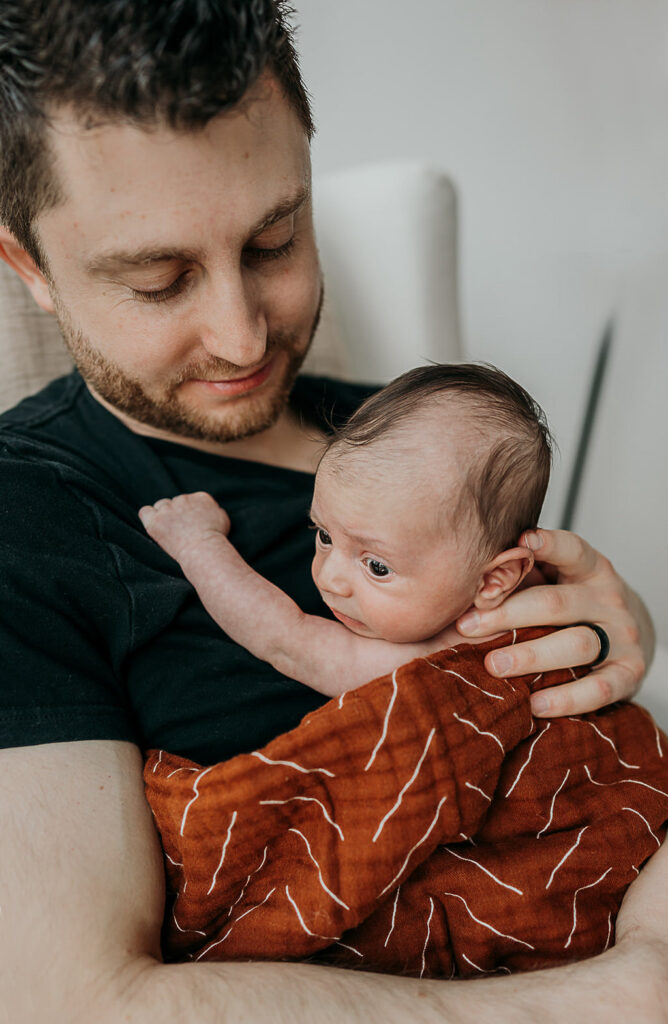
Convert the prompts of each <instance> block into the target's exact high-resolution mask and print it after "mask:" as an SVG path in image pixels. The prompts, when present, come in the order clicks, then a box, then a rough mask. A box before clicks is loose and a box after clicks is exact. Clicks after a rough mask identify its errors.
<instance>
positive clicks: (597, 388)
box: [561, 320, 614, 530]
mask: <svg viewBox="0 0 668 1024" xmlns="http://www.w3.org/2000/svg"><path fill="white" fill-rule="evenodd" d="M613 328H614V323H613V321H612V320H609V321H608V323H607V324H606V327H605V330H604V332H603V337H602V338H601V342H600V344H599V347H598V355H597V356H596V363H595V365H594V373H593V375H592V380H591V387H590V388H589V397H588V399H587V406H586V409H585V414H584V420H583V422H582V429H581V431H580V440H579V441H578V447H577V451H576V453H575V462H574V463H573V472H572V473H571V479H570V482H569V484H568V492H567V494H566V502H565V504H564V511H563V514H562V517H561V529H562V530H571V529H572V528H573V520H574V518H575V509H576V506H577V501H578V496H579V493H580V485H581V483H582V477H583V475H584V469H585V463H586V461H587V452H588V450H589V442H590V441H591V435H592V432H593V429H594V421H595V419H596V413H597V411H598V403H599V399H600V397H601V391H602V388H603V382H604V380H605V374H606V370H607V367H608V359H609V356H610V349H611V347H612V337H613V333H614V331H613Z"/></svg>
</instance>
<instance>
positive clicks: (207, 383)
mask: <svg viewBox="0 0 668 1024" xmlns="http://www.w3.org/2000/svg"><path fill="white" fill-rule="evenodd" d="M275 362H276V357H275V356H272V358H271V359H269V361H268V362H266V363H265V364H264V366H261V367H260V368H259V369H258V370H255V371H254V372H253V373H250V374H248V376H246V377H233V378H229V379H226V380H204V379H198V378H192V379H191V380H190V381H189V383H192V384H196V385H197V386H198V387H202V388H206V389H207V390H211V391H214V392H215V393H216V394H219V395H242V394H245V393H246V392H248V391H253V390H254V389H255V388H259V387H260V385H261V384H264V382H265V381H266V380H268V378H269V377H270V376H271V372H272V370H273V369H274V364H275Z"/></svg>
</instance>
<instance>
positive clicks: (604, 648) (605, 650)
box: [578, 622, 610, 668]
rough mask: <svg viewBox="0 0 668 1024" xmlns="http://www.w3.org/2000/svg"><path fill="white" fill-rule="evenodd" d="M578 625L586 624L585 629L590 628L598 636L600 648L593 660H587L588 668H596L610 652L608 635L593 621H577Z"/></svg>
mask: <svg viewBox="0 0 668 1024" xmlns="http://www.w3.org/2000/svg"><path fill="white" fill-rule="evenodd" d="M578 626H586V627H587V629H591V630H592V631H593V632H594V633H596V636H597V637H598V642H599V643H600V645H601V649H600V651H599V652H598V654H597V656H596V657H595V658H594V660H593V661H590V662H589V666H590V668H596V666H597V665H600V664H602V662H604V661H605V659H606V658H607V657H608V655H609V654H610V637H609V636H608V634H607V633H606V631H605V630H604V629H603V628H602V626H597V625H596V623H595V622H578Z"/></svg>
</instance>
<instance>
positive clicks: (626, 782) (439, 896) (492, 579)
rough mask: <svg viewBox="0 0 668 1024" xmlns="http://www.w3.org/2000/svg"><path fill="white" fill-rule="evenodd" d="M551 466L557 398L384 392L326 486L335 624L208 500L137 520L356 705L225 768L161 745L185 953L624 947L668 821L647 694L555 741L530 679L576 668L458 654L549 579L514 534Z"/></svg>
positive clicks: (434, 372) (418, 377)
mask: <svg viewBox="0 0 668 1024" xmlns="http://www.w3.org/2000/svg"><path fill="white" fill-rule="evenodd" d="M549 466H550V437H549V432H548V429H547V426H546V424H545V420H544V417H543V415H542V412H541V410H540V409H539V408H538V406H537V405H536V403H535V402H534V401H533V400H532V399H531V398H530V396H529V395H528V394H527V393H526V392H525V391H524V390H523V389H522V388H521V387H520V386H519V385H517V384H516V383H515V382H514V381H512V380H510V378H508V377H507V376H506V375H505V374H502V373H501V372H500V371H498V370H495V369H493V368H489V367H482V366H474V365H455V366H429V367H424V368H419V369H416V370H412V371H410V372H409V373H407V374H404V375H403V376H401V377H399V378H398V379H397V380H395V381H394V382H393V383H392V384H390V385H389V386H388V387H386V388H384V389H383V390H382V391H379V392H377V393H376V394H375V395H373V396H372V397H371V398H370V399H368V400H367V401H366V402H365V403H364V404H363V405H362V406H361V407H360V409H359V410H358V411H357V412H356V413H355V414H354V415H353V416H352V418H351V419H350V420H349V422H348V423H347V424H346V425H344V426H343V427H342V428H341V429H339V430H338V431H335V432H334V433H333V435H332V436H331V438H330V439H329V440H328V442H327V444H326V446H325V449H324V453H323V456H322V459H321V461H320V464H319V467H318V471H317V473H316V478H315V488H314V496H313V503H312V506H311V518H312V521H313V526H314V530H315V535H316V551H315V556H314V559H313V567H312V573H313V579H314V581H315V584H316V586H317V587H318V590H319V591H320V594H321V596H322V598H323V601H324V603H325V605H327V607H328V608H329V609H330V611H331V613H332V615H333V616H334V617H335V619H337V620H338V621H332V620H331V619H329V618H324V617H322V618H320V617H317V616H313V615H305V614H303V613H302V612H301V610H300V609H299V608H298V607H297V606H296V605H295V604H294V602H292V600H291V599H290V598H288V597H287V596H286V595H285V594H284V593H283V592H281V591H280V590H278V589H277V588H276V587H274V586H273V585H272V584H270V583H269V582H267V581H266V580H264V579H262V578H261V577H259V576H258V575H257V574H256V573H255V572H254V571H253V570H252V569H251V568H250V567H249V566H248V565H247V564H246V563H245V562H244V561H243V559H241V557H240V556H239V555H238V553H237V552H236V550H235V548H234V547H233V545H232V544H231V543H230V541H229V540H228V537H227V535H228V533H229V531H230V522H229V519H228V517H227V515H226V513H225V512H224V511H223V510H222V509H221V508H220V507H219V506H217V505H216V503H215V502H214V501H213V499H212V498H210V497H209V496H208V495H205V494H194V495H181V496H179V497H176V498H174V499H163V500H162V501H159V502H157V503H156V504H155V505H154V506H149V507H145V508H143V509H142V510H141V511H140V516H141V518H142V522H143V523H144V525H145V527H146V529H147V531H148V532H149V533H150V535H151V536H152V537H153V538H154V539H155V540H157V541H158V542H159V543H160V544H161V545H162V546H163V547H164V548H165V550H166V551H167V552H168V553H169V554H171V555H172V556H173V557H174V558H176V559H177V560H178V561H179V563H180V564H181V566H182V569H183V571H184V573H185V575H186V576H187V578H188V579H189V580H190V581H191V583H192V584H193V586H194V587H195V588H196V590H197V592H198V594H199V596H200V598H201V600H202V601H203V603H204V605H205V607H206V608H207V610H208V611H209V613H210V614H211V616H212V617H213V618H214V619H215V621H216V622H217V623H218V624H219V625H220V626H221V628H223V629H224V630H225V631H226V632H227V633H228V634H229V635H230V636H231V637H232V638H233V639H234V640H236V641H237V642H238V643H241V644H243V645H244V646H245V647H247V648H248V649H249V650H251V651H252V652H253V653H254V654H255V655H256V656H257V657H259V658H262V659H264V660H266V661H269V662H271V664H272V665H274V667H275V668H276V669H278V671H280V672H281V673H283V674H284V675H286V676H288V677H291V678H293V679H296V680H299V681H300V682H302V683H304V684H306V685H309V686H312V687H314V688H315V689H317V690H319V691H320V692H321V693H324V694H326V695H327V696H330V697H338V698H339V699H338V701H332V702H330V703H329V704H327V705H325V707H324V708H321V709H320V710H319V711H317V712H315V713H313V714H312V715H310V716H308V718H307V719H305V720H304V722H302V724H301V725H300V726H299V727H298V728H297V729H295V730H293V731H292V732H291V733H288V734H286V735H285V736H282V737H278V738H277V739H276V740H275V741H273V742H272V743H271V744H269V745H268V746H267V747H266V748H264V749H263V751H254V752H253V753H252V754H248V755H240V756H239V757H237V758H234V759H233V760H232V761H230V762H226V763H224V764H221V765H216V766H210V767H209V768H206V769H201V768H200V766H197V765H194V764H193V763H192V762H187V761H185V760H184V759H182V758H176V757H173V756H172V755H168V754H165V753H164V752H162V751H160V752H149V755H148V760H147V764H146V769H145V779H146V783H147V795H148V798H149V802H150V803H151V806H152V808H153V811H154V814H155V817H156V821H157V824H158V827H159V829H160V831H161V836H162V841H163V845H164V849H165V852H166V855H167V862H168V863H167V872H168V876H169V880H170V883H171V885H172V887H173V889H174V891H175V893H176V900H175V902H174V905H173V907H172V918H171V921H170V923H169V925H168V927H167V928H166V930H165V945H166V950H165V952H166V955H167V956H171V957H172V958H183V957H184V956H190V957H193V958H194V957H197V958H198V959H199V958H206V959H221V958H230V957H252V958H279V957H283V958H284V957H286V956H288V957H293V958H297V957H305V956H313V954H317V955H318V959H320V960H323V961H324V960H329V961H334V962H339V963H345V964H347V965H353V964H355V965H356V966H364V967H366V968H367V969H375V970H391V971H400V972H402V973H413V974H419V975H420V976H422V975H431V976H439V975H440V976H450V975H454V974H455V973H457V974H459V975H469V974H475V973H479V972H488V971H495V970H499V969H501V970H509V969H528V968H534V967H538V966H543V965H546V964H552V963H557V962H559V961H561V960H567V959H573V958H577V957H582V956H586V955H591V954H593V953H595V952H598V951H600V950H602V949H603V948H604V947H605V945H607V944H608V943H609V942H610V941H611V937H612V929H613V924H614V916H615V915H616V912H617V910H618V908H619V904H620V902H621V898H622V895H623V892H624V891H625V888H626V887H627V886H628V884H630V882H631V880H632V879H633V877H634V874H635V873H637V870H638V867H639V865H640V864H641V863H642V862H643V860H645V859H646V858H647V857H648V856H649V855H650V854H651V852H653V850H654V849H655V848H656V844H658V843H659V841H660V835H661V831H662V829H663V828H664V827H665V822H666V820H668V792H666V790H667V789H668V759H666V758H665V757H664V748H663V743H665V742H666V741H665V738H664V737H662V735H661V734H660V733H659V731H658V729H657V728H656V726H655V725H654V723H653V722H652V721H651V719H650V718H649V716H647V715H646V713H645V712H643V711H642V710H641V709H639V708H636V707H634V706H631V705H626V706H624V707H614V708H612V709H606V710H605V711H604V712H598V713H594V714H592V715H588V716H582V717H580V718H573V719H561V720H555V721H553V722H550V721H548V722H541V723H540V725H539V727H537V726H536V723H535V722H534V721H533V720H532V718H531V715H530V711H529V695H530V693H531V691H532V689H537V688H540V687H541V686H550V685H554V684H555V683H558V682H561V681H565V680H566V679H570V678H572V674H571V673H570V672H561V673H559V672H552V673H547V674H546V675H545V676H542V677H541V676H539V677H537V678H535V679H519V680H517V679H516V680H513V681H512V682H510V681H505V680H497V679H494V678H493V677H491V676H489V675H487V674H486V672H485V670H484V666H483V659H484V655H485V654H486V653H487V651H489V650H491V649H493V648H494V646H503V645H505V644H506V643H508V642H509V638H508V637H507V636H504V637H502V638H497V639H496V640H492V641H489V640H488V641H486V642H485V643H483V644H480V645H479V646H477V647H476V646H475V645H472V644H459V646H456V647H453V646H452V645H453V644H458V642H459V640H460V638H459V636H458V634H457V633H456V632H455V630H454V627H453V622H454V620H455V619H456V618H457V617H458V616H459V615H460V614H461V613H462V612H464V611H465V610H466V609H467V608H469V607H471V606H475V607H477V608H480V609H486V608H492V607H495V606H497V605H499V604H501V602H503V601H504V600H505V599H506V597H507V596H508V595H509V594H510V593H512V592H513V591H514V590H515V589H516V588H517V586H518V585H519V584H520V583H521V582H522V580H523V579H524V578H525V576H526V574H527V573H528V572H529V570H530V569H531V567H532V555H531V552H530V551H529V550H528V549H526V548H523V547H519V546H517V544H516V540H517V538H518V537H519V536H520V534H521V533H522V532H523V530H525V529H528V528H531V527H533V526H535V525H536V524H537V521H538V516H539V513H540V508H541V505H542V501H543V497H544V494H545V490H546V487H547V483H548V478H549ZM525 635H526V636H529V635H535V631H533V632H531V631H525ZM523 638H524V637H523ZM514 639H515V637H514V638H513V640H514ZM369 680H373V681H372V682H371V683H369V682H368V681H369ZM364 684H366V685H364ZM358 688H359V689H358ZM351 690H352V691H354V692H353V693H350V692H349V691H351ZM550 730H551V732H550ZM548 732H549V735H548ZM534 751H535V753H534ZM532 762H533V763H532ZM189 773H191V774H189ZM194 773H197V774H196V775H195V774H194ZM205 776H206V781H204V777H205ZM200 782H201V789H200ZM630 805H632V806H630ZM344 840H345V841H344ZM326 879H327V880H326ZM186 888H187V892H186ZM590 889H595V890H596V891H595V892H594V893H593V894H591V893H589V892H587V894H585V895H581V894H582V893H583V892H584V890H590ZM472 903H473V905H472ZM344 940H345V941H344Z"/></svg>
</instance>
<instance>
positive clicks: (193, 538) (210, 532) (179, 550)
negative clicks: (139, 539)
mask: <svg viewBox="0 0 668 1024" xmlns="http://www.w3.org/2000/svg"><path fill="white" fill-rule="evenodd" d="M139 518H140V519H141V521H142V523H143V525H144V529H145V530H146V532H147V533H148V534H149V536H150V537H152V538H153V540H155V541H157V543H158V544H159V545H160V547H161V548H163V549H164V550H165V551H166V552H167V554H168V555H171V556H172V558H174V559H176V561H178V562H183V561H185V560H186V559H188V558H189V557H191V556H192V555H193V554H195V553H196V552H198V551H199V549H200V548H201V547H202V546H203V545H204V546H206V545H207V544H208V543H209V541H210V540H211V538H212V537H213V538H214V540H218V539H219V538H220V537H221V535H222V536H223V537H226V536H227V535H228V533H229V532H230V517H229V516H228V514H227V512H226V511H225V510H224V509H222V508H221V507H220V505H219V504H218V503H217V502H216V501H214V499H213V498H212V497H211V495H210V494H206V493H205V492H204V491H196V492H195V493H194V494H179V495H177V496H176V497H175V498H160V500H159V501H156V503H155V504H154V505H144V506H143V507H142V508H140V509H139Z"/></svg>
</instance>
